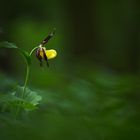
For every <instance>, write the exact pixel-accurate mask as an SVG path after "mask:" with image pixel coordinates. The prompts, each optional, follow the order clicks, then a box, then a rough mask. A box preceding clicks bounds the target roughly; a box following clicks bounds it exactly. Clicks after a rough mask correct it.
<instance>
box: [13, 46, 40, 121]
mask: <svg viewBox="0 0 140 140" xmlns="http://www.w3.org/2000/svg"><path fill="white" fill-rule="evenodd" d="M37 48H38V47H35V48H33V49H32V50H31V52H30V53H29V56H30V57H31V55H32V53H33V52H34V51H35V50H36V49H37ZM29 74H30V64H29V63H28V62H27V61H26V77H25V82H24V86H23V92H22V95H21V99H24V94H25V92H26V87H27V82H28V79H29ZM21 105H22V101H21V102H19V106H18V108H17V110H16V112H15V117H16V118H17V116H18V114H19V111H20V109H21Z"/></svg>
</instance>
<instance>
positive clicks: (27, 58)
mask: <svg viewBox="0 0 140 140" xmlns="http://www.w3.org/2000/svg"><path fill="white" fill-rule="evenodd" d="M19 52H20V53H21V54H22V55H23V57H24V58H25V60H26V62H27V64H28V65H31V57H30V55H29V53H28V52H27V51H24V50H21V49H19Z"/></svg>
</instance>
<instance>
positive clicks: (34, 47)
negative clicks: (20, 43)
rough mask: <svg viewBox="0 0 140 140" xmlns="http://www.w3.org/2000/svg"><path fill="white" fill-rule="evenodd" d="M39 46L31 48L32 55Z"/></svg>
mask: <svg viewBox="0 0 140 140" xmlns="http://www.w3.org/2000/svg"><path fill="white" fill-rule="evenodd" d="M37 48H38V46H37V47H34V48H33V49H32V50H31V52H30V54H29V55H30V56H31V55H32V53H33V52H34V51H35V50H36V49H37Z"/></svg>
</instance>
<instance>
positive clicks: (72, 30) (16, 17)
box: [0, 0, 140, 140]
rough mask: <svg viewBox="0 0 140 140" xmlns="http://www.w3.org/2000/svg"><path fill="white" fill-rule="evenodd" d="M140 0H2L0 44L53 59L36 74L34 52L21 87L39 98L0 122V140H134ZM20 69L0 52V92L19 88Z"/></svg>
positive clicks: (139, 100) (14, 58)
mask: <svg viewBox="0 0 140 140" xmlns="http://www.w3.org/2000/svg"><path fill="white" fill-rule="evenodd" d="M139 7H140V1H138V0H117V1H111V0H106V1H104V0H89V1H82V0H67V1H65V0H39V1H35V0H28V1H25V0H11V1H10V0H1V1H0V40H1V41H5V40H6V41H9V42H13V43H15V44H16V45H17V46H19V47H20V48H22V49H24V50H27V51H30V50H31V49H32V48H33V47H35V46H37V45H38V44H39V43H40V42H41V41H42V40H43V39H44V38H45V37H46V36H47V35H48V34H49V33H50V32H51V31H52V30H53V28H54V27H55V28H56V34H55V36H54V37H53V38H52V39H51V40H50V41H49V43H48V44H47V45H46V47H47V48H48V49H51V48H52V49H56V50H57V52H58V56H57V58H56V59H53V60H51V61H50V68H47V67H45V68H44V69H42V68H41V67H40V66H39V62H38V60H37V58H36V57H35V55H34V56H33V57H32V66H31V73H30V79H29V82H28V86H29V87H30V88H32V89H33V90H37V91H38V92H39V93H41V95H42V96H43V101H42V103H41V105H40V107H39V109H38V110H37V111H34V112H32V113H31V114H30V117H29V118H28V119H25V120H22V121H21V122H16V123H15V122H13V121H12V120H5V119H4V118H1V121H0V131H1V132H0V139H3V140H9V139H11V140H16V139H17V140H19V139H26V140H28V139H29V140H32V139H34V140H38V139H40V140H56V139H57V140H138V139H140V79H139V78H140V75H139V72H140V28H139V25H140V8H139ZM25 68H26V67H25V64H24V61H23V59H22V57H21V56H19V55H18V54H17V52H15V51H14V50H7V49H1V50H0V83H1V86H0V88H1V89H4V88H7V86H8V85H10V84H11V83H18V84H20V85H23V81H24V78H25V70H26V69H25Z"/></svg>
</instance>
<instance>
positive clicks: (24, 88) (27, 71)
mask: <svg viewBox="0 0 140 140" xmlns="http://www.w3.org/2000/svg"><path fill="white" fill-rule="evenodd" d="M29 74H30V66H29V65H28V64H27V68H26V77H25V82H24V86H23V92H22V97H21V98H24V93H25V91H26V87H27V82H28V79H29Z"/></svg>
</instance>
